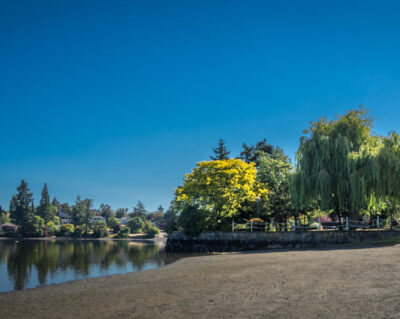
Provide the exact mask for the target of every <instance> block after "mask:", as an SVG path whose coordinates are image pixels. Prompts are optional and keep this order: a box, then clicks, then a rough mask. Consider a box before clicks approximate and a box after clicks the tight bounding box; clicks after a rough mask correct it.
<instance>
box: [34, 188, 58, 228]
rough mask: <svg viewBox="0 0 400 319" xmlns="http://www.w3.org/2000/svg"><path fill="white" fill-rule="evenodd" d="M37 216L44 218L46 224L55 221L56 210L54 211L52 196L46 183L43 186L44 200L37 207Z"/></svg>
mask: <svg viewBox="0 0 400 319" xmlns="http://www.w3.org/2000/svg"><path fill="white" fill-rule="evenodd" d="M37 214H38V215H39V216H40V217H42V218H43V219H44V221H45V222H46V223H48V222H50V221H53V220H54V209H52V205H51V204H50V196H49V191H48V190H47V184H46V183H45V184H44V186H43V190H42V198H41V199H40V203H39V206H38V207H37Z"/></svg>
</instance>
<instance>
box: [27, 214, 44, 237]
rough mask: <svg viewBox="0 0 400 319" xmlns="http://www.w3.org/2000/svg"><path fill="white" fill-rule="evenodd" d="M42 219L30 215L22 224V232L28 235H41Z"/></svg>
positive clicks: (42, 231) (42, 230) (42, 232)
mask: <svg viewBox="0 0 400 319" xmlns="http://www.w3.org/2000/svg"><path fill="white" fill-rule="evenodd" d="M43 228H44V219H43V218H42V217H39V216H36V215H32V216H30V217H29V218H28V219H27V221H26V222H25V223H24V225H23V230H24V234H25V235H28V236H34V237H41V236H43V234H44V229H43Z"/></svg>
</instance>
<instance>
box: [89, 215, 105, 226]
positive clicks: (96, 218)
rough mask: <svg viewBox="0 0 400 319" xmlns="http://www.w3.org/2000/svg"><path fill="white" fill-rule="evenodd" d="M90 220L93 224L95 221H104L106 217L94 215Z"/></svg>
mask: <svg viewBox="0 0 400 319" xmlns="http://www.w3.org/2000/svg"><path fill="white" fill-rule="evenodd" d="M90 222H92V223H93V224H95V223H97V222H103V223H105V222H106V219H105V218H104V217H103V216H94V217H93V218H92V219H91V220H90Z"/></svg>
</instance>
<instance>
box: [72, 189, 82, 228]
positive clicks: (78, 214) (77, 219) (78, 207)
mask: <svg viewBox="0 0 400 319" xmlns="http://www.w3.org/2000/svg"><path fill="white" fill-rule="evenodd" d="M72 222H73V223H74V226H75V227H76V226H78V225H82V224H83V213H82V200H81V197H80V196H79V195H78V196H77V197H76V201H75V205H74V206H73V208H72Z"/></svg>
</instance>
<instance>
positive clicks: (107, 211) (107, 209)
mask: <svg viewBox="0 0 400 319" xmlns="http://www.w3.org/2000/svg"><path fill="white" fill-rule="evenodd" d="M100 215H101V216H103V217H104V218H105V219H106V221H107V220H108V219H109V218H110V217H112V216H114V215H115V213H114V212H113V210H112V209H111V206H110V205H105V204H103V203H101V204H100Z"/></svg>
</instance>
